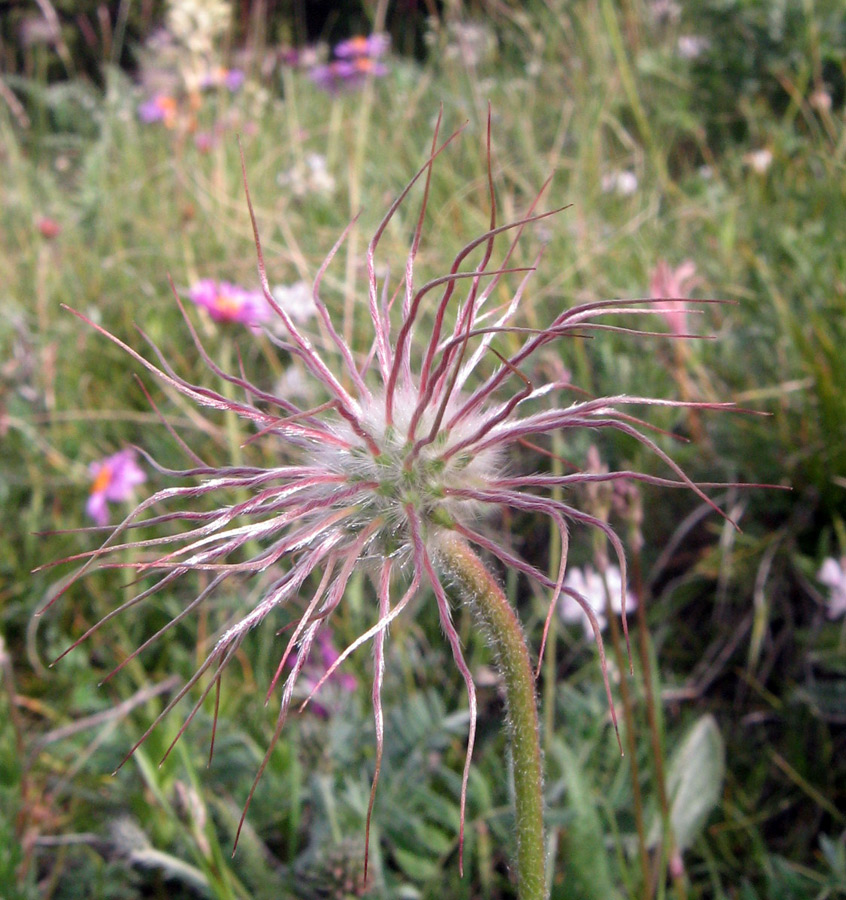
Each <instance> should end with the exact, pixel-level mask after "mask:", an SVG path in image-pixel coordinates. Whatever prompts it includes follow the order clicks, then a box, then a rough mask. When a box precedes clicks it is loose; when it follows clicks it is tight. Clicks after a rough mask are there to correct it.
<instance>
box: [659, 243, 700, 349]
mask: <svg viewBox="0 0 846 900" xmlns="http://www.w3.org/2000/svg"><path fill="white" fill-rule="evenodd" d="M697 282H698V278H697V277H696V265H695V263H693V261H692V260H689V259H686V260H685V261H684V262H683V263H681V265H679V266H677V267H676V268H675V269H673V268H672V267H671V266H670V264H669V263H668V262H666V261H665V260H663V259H662V260H659V261H658V264H657V265H656V266H655V268H654V269H653V270H652V277H651V278H650V280H649V292H650V294H651V295H652V297H653V299H656V300H675V301H678V302H676V303H673V305H672V307H668V308H666V309H662V310H660V311H659V312H658V314H659V315H660V316H661V318H663V319H664V321H665V322H666V323H667V326H668V327H669V329H670V331H671V332H672V333H673V334H674V335H685V334H688V333H689V332H688V330H687V329H688V325H687V304H686V303H685V302H684V300H686V299H687V298H688V297H689V296H690V293H689V292H690V290H691V289H692V288H693V287H694V286H695V285H696V283H697Z"/></svg>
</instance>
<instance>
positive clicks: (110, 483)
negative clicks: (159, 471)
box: [85, 447, 147, 525]
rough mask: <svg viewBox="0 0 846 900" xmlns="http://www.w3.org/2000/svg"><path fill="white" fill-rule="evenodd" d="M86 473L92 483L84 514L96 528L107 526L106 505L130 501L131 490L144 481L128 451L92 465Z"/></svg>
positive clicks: (131, 451) (129, 449)
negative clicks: (96, 525)
mask: <svg viewBox="0 0 846 900" xmlns="http://www.w3.org/2000/svg"><path fill="white" fill-rule="evenodd" d="M88 472H89V474H90V475H91V477H92V479H93V481H92V483H91V491H90V493H89V496H88V503H87V504H86V505H85V511H86V512H87V513H88V515H89V516H90V517H91V518H92V519H93V520H94V521H95V522H96V523H97V524H98V525H106V524H108V521H109V512H108V508H107V505H106V504H107V503H122V502H124V501H125V500H131V499H132V496H133V492H134V489H135V488H136V487H137V486H138V485H139V484H143V483H144V482H145V481H146V480H147V476H146V475H145V474H144V471H143V469H141V467H140V466H139V465H138V463H137V462H136V461H135V451H134V450H133V449H132V448H131V447H128V448H127V449H125V450H121V451H120V452H118V453H115V454H113V455H112V456H107V457H106V458H105V459H101V460H99V461H98V462H93V463H91V465H90V466H89V467H88Z"/></svg>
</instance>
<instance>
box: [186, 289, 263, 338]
mask: <svg viewBox="0 0 846 900" xmlns="http://www.w3.org/2000/svg"><path fill="white" fill-rule="evenodd" d="M188 297H189V299H190V300H192V301H193V302H194V303H196V304H197V306H202V307H203V309H206V310H208V313H209V315H210V316H211V317H212V318H213V319H214V320H215V321H216V322H240V323H241V324H243V325H248V326H250V327H252V328H255V327H257V326H259V325H260V324H261V323H262V322H265V321H267V319H269V318H270V314H271V310H270V307H268V305H267V301H266V300H265V299H264V295H263V294H262V293H260V292H259V291H248V290H245V289H244V288H242V287H239V286H238V285H237V284H231V283H230V282H228V281H215V279H213V278H203V279H202V280H200V281H198V282H197V283H196V284H194V285H192V286H191V289H190V290H189V291H188Z"/></svg>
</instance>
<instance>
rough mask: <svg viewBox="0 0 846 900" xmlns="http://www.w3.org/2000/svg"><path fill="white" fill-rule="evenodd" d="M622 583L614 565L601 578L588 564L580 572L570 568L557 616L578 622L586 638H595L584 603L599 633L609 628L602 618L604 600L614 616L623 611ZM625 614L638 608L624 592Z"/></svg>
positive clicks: (566, 620)
mask: <svg viewBox="0 0 846 900" xmlns="http://www.w3.org/2000/svg"><path fill="white" fill-rule="evenodd" d="M622 586H623V580H622V576H621V575H620V570H619V568H617V566H608V568H607V569H606V570H605V573H604V575H603V574H602V573H601V572H597V571H595V570H594V568H593V567H592V566H590V565H587V566H585V567H584V568H583V569H575V568H569V569H567V576H566V578H565V579H564V585H563V589H562V592H561V593H562V596H561V600H560V601H559V607H558V608H559V613H560V615H561V618H562V619H563V620H564V621H565V622H578V623H580V624H581V625H582V626H583V627H584V630H585V635H586V636H587V637H589V638H593V637H594V636H595V632H594V630H593V625H592V624H591V620H590V616H589V615H588V613H587V611H586V609H585V603H587V604H588V606H589V607H590V608H591V610H592V611H593V613H594V615H595V617H596V622H597V625H598V627H599V630H600V631H604V630H605V628H606V627H607V626H608V620H607V619H606V617H605V609H606V598H607V600H608V601H610V603H611V609H612V610H613V611H614V612H615V613H620V612H621V611H622V596H623V590H622ZM625 597H626V612H627V613H628V612H631V611H632V610H635V609H637V598H636V597H635V595H634V594H633V593H632V592H631V591H629V590H628V589H626V591H625Z"/></svg>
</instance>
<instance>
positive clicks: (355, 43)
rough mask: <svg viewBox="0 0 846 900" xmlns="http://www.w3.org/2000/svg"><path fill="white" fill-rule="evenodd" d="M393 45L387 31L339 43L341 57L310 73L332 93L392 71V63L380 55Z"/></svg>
mask: <svg viewBox="0 0 846 900" xmlns="http://www.w3.org/2000/svg"><path fill="white" fill-rule="evenodd" d="M389 46H390V38H389V37H388V36H387V35H384V34H372V35H370V37H353V38H350V39H349V40H346V41H342V42H341V43H340V44H337V45H336V47H335V56H336V57H337V59H334V60H332V61H331V62H329V63H326V64H324V65H320V66H315V67H314V68H313V69H312V70H311V71H310V72H309V77H310V78H311V80H312V81H313V82H314V83H315V84H316V85H317V86H318V87H319V88H322V89H323V90H325V91H328V92H329V93H331V94H336V93H338V92H339V91H342V90H350V89H354V88H357V87H360V86H361V85H362V84H363V83H364V81H365V80H366V79H367V77H368V76H373V77H380V76H382V75H387V74H388V67H387V66H386V65H385V64H384V63H382V62H379V59H380V57H382V56H383V55H384V54H385V53H386V52H387V50H388V47H389Z"/></svg>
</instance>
